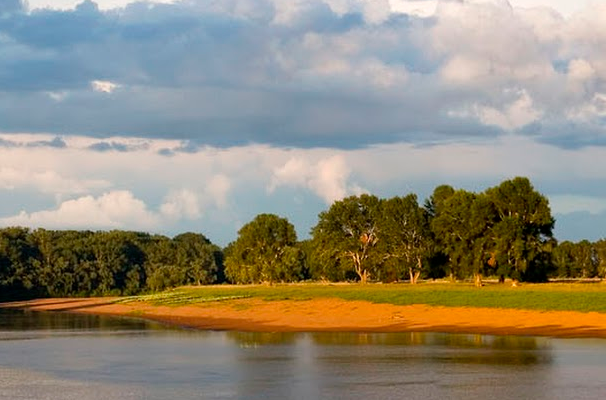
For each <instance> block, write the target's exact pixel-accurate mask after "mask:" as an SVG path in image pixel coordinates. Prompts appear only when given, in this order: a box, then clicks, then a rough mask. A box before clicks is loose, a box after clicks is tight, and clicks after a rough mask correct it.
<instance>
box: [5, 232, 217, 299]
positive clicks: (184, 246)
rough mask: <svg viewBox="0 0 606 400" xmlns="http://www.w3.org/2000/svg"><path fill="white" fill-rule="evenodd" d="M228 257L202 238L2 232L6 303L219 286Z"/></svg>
mask: <svg viewBox="0 0 606 400" xmlns="http://www.w3.org/2000/svg"><path fill="white" fill-rule="evenodd" d="M222 260H223V258H222V252H221V250H220V249H219V248H218V247H217V246H215V245H213V244H212V243H210V241H209V240H208V239H206V238H205V237H204V236H202V235H198V234H193V233H186V234H182V235H179V236H177V237H176V238H174V239H172V240H171V239H169V238H167V237H164V236H150V235H148V234H145V233H138V232H124V231H109V232H91V231H50V230H45V229H37V230H35V231H33V232H30V231H29V230H28V229H24V228H5V229H0V300H5V299H17V298H28V297H44V296H55V297H68V296H90V295H96V296H105V295H119V294H129V295H132V294H137V293H140V292H145V291H148V290H150V289H151V290H161V289H164V288H168V287H174V286H178V285H183V284H208V283H215V282H217V279H218V277H219V276H221V273H222Z"/></svg>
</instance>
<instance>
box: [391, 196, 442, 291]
mask: <svg viewBox="0 0 606 400" xmlns="http://www.w3.org/2000/svg"><path fill="white" fill-rule="evenodd" d="M380 235H381V240H380V242H379V245H380V248H381V250H382V252H383V254H384V258H385V260H386V262H385V265H384V270H385V271H387V270H389V271H393V272H394V273H395V274H394V275H395V276H394V277H395V278H396V279H393V280H397V279H398V278H401V277H402V276H403V275H404V274H406V273H408V275H409V278H410V282H411V283H416V282H417V279H418V278H419V276H420V275H421V273H422V272H423V267H424V265H427V263H426V261H427V260H428V259H429V257H430V250H431V245H432V241H431V230H430V225H429V213H428V212H427V211H426V210H425V209H423V208H421V207H419V204H418V203H417V196H416V195H414V194H410V195H408V196H405V197H393V198H391V199H388V200H385V201H384V202H383V207H382V209H381V216H380Z"/></svg>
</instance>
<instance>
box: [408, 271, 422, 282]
mask: <svg viewBox="0 0 606 400" xmlns="http://www.w3.org/2000/svg"><path fill="white" fill-rule="evenodd" d="M408 274H409V275H410V283H411V284H413V285H416V284H417V282H418V281H419V276H421V271H416V272H414V271H413V269H412V268H410V269H409V270H408Z"/></svg>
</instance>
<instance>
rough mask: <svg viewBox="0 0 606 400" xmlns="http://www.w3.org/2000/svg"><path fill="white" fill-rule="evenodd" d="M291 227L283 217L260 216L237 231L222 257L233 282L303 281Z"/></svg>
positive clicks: (300, 263)
mask: <svg viewBox="0 0 606 400" xmlns="http://www.w3.org/2000/svg"><path fill="white" fill-rule="evenodd" d="M303 265H304V264H303V258H302V252H301V250H300V249H299V247H298V246H297V234H296V232H295V227H294V226H293V225H292V224H291V223H290V222H288V220H287V219H286V218H281V217H278V216H277V215H274V214H260V215H258V216H257V217H255V219H254V220H252V221H251V222H249V223H247V224H246V225H244V226H243V227H242V228H241V229H240V230H239V231H238V239H237V240H236V241H235V242H234V243H232V244H230V246H229V247H228V250H227V252H226V258H225V274H226V277H227V278H228V279H229V280H230V281H231V282H233V283H260V282H268V283H272V282H292V281H297V280H300V279H302V278H303Z"/></svg>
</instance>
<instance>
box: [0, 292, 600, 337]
mask: <svg viewBox="0 0 606 400" xmlns="http://www.w3.org/2000/svg"><path fill="white" fill-rule="evenodd" d="M118 299H119V298H84V299H75V298H66V299H57V298H54V299H52V298H51V299H38V300H30V301H20V302H10V303H0V308H12V309H21V310H31V311H53V312H66V313H76V314H94V315H110V316H120V317H131V318H139V319H146V320H152V321H156V322H161V323H165V324H168V325H173V326H180V327H184V328H190V329H200V330H219V331H243V332H368V333H370V332H377V333H379V332H444V333H467V334H487V335H516V336H547V337H562V338H606V314H601V313H595V312H589V313H581V312H575V311H533V310H517V309H497V308H471V307H442V306H428V305H410V306H396V305H391V304H376V303H370V302H366V301H346V300H340V299H334V298H325V299H314V300H299V301H296V300H281V301H264V300H261V299H254V298H253V299H250V298H249V299H235V300H224V301H215V302H208V303H200V304H195V305H187V306H170V307H169V306H154V305H151V304H149V303H144V302H130V303H116V302H115V301H116V300H118Z"/></svg>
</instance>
